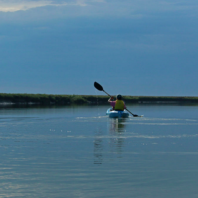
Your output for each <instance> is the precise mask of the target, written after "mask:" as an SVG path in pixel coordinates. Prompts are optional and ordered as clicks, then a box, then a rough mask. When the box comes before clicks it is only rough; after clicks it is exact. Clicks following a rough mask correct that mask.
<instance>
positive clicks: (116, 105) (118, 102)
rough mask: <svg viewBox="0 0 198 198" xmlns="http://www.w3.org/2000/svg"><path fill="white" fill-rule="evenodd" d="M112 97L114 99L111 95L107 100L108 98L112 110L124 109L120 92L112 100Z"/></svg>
mask: <svg viewBox="0 0 198 198" xmlns="http://www.w3.org/2000/svg"><path fill="white" fill-rule="evenodd" d="M113 99H114V97H113V96H111V98H109V100H108V102H109V103H110V105H111V106H112V107H113V108H112V110H116V111H124V109H126V106H125V103H124V101H123V100H122V96H121V95H120V94H118V95H117V96H116V101H112V100H113Z"/></svg>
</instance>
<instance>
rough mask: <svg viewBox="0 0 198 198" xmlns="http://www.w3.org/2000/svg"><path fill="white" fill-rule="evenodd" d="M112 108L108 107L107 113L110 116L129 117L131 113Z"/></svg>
mask: <svg viewBox="0 0 198 198" xmlns="http://www.w3.org/2000/svg"><path fill="white" fill-rule="evenodd" d="M111 110H112V108H109V109H107V112H106V115H108V116H109V117H110V118H128V117H129V113H128V112H127V111H126V110H124V111H115V110H112V111H111Z"/></svg>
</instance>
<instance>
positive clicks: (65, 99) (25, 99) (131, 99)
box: [0, 93, 198, 105]
mask: <svg viewBox="0 0 198 198" xmlns="http://www.w3.org/2000/svg"><path fill="white" fill-rule="evenodd" d="M108 98H109V97H108V96H101V95H53V94H7V93H0V103H1V104H5V103H6V104H40V105H52V104H55V105H72V104H79V105H81V104H92V105H95V104H107V100H108ZM123 99H124V101H125V102H126V103H198V97H173V96H123Z"/></svg>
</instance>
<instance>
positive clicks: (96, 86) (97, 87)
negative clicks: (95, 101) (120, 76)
mask: <svg viewBox="0 0 198 198" xmlns="http://www.w3.org/2000/svg"><path fill="white" fill-rule="evenodd" d="M94 87H95V88H96V89H97V90H99V91H103V87H102V86H101V85H100V84H99V83H97V82H94Z"/></svg>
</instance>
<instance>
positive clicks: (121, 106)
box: [114, 100, 124, 111]
mask: <svg viewBox="0 0 198 198" xmlns="http://www.w3.org/2000/svg"><path fill="white" fill-rule="evenodd" d="M114 109H115V110H119V111H124V102H123V100H116V103H115V107H114Z"/></svg>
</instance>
